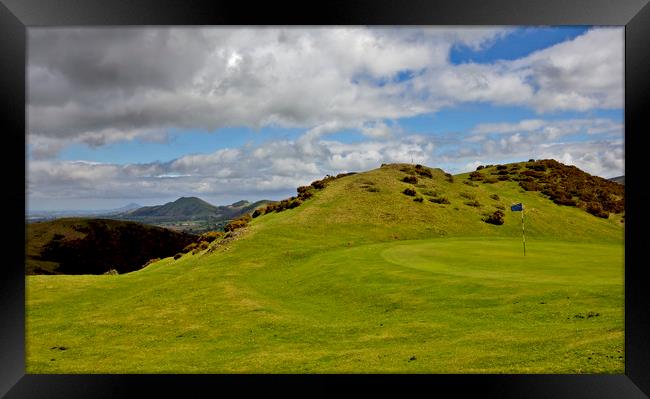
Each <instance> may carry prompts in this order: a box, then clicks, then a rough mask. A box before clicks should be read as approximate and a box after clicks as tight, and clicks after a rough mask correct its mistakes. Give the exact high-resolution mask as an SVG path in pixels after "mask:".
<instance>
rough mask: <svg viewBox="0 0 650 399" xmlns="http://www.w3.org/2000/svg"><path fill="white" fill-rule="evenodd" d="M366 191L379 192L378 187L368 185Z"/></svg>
mask: <svg viewBox="0 0 650 399" xmlns="http://www.w3.org/2000/svg"><path fill="white" fill-rule="evenodd" d="M366 191H368V192H370V193H378V192H379V189H378V188H377V187H368V188H367V189H366Z"/></svg>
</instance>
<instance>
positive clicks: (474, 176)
mask: <svg viewBox="0 0 650 399" xmlns="http://www.w3.org/2000/svg"><path fill="white" fill-rule="evenodd" d="M469 179H470V180H472V181H477V180H483V174H482V173H481V172H472V173H470V174H469Z"/></svg>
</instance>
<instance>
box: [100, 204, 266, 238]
mask: <svg viewBox="0 0 650 399" xmlns="http://www.w3.org/2000/svg"><path fill="white" fill-rule="evenodd" d="M271 202H272V201H268V200H261V201H257V202H254V203H251V202H249V201H245V200H242V201H237V202H235V203H233V204H230V205H222V206H214V205H212V204H209V203H208V202H205V201H203V200H202V199H200V198H197V197H181V198H179V199H177V200H176V201H173V202H168V203H166V204H164V205H155V206H145V207H141V208H139V209H135V210H131V211H129V212H124V213H121V214H117V215H112V216H111V218H115V219H119V220H131V221H136V222H140V223H147V224H152V225H158V226H161V227H168V228H171V229H173V230H179V231H187V232H189V233H202V232H206V231H211V230H221V229H223V226H224V225H225V224H226V223H228V221H230V220H232V219H235V218H237V217H240V216H242V215H245V214H250V213H253V211H255V209H257V208H259V207H262V206H265V205H267V204H269V203H271Z"/></svg>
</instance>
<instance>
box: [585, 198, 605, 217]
mask: <svg viewBox="0 0 650 399" xmlns="http://www.w3.org/2000/svg"><path fill="white" fill-rule="evenodd" d="M586 211H587V212H589V213H591V214H592V215H594V216H598V217H599V218H603V219H607V218H608V217H609V213H608V212H607V211H605V210H603V207H602V205H600V204H599V203H598V202H590V203H589V204H587V209H586Z"/></svg>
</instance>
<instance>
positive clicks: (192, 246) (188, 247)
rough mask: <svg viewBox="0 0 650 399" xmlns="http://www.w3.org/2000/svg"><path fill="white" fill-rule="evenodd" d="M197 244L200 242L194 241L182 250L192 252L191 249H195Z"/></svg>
mask: <svg viewBox="0 0 650 399" xmlns="http://www.w3.org/2000/svg"><path fill="white" fill-rule="evenodd" d="M197 245H198V243H196V242H193V243H191V244H189V245H187V246H186V247H185V248H183V251H182V252H183V253H188V252H190V251H191V250H193V249H194V248H196V246H197Z"/></svg>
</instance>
